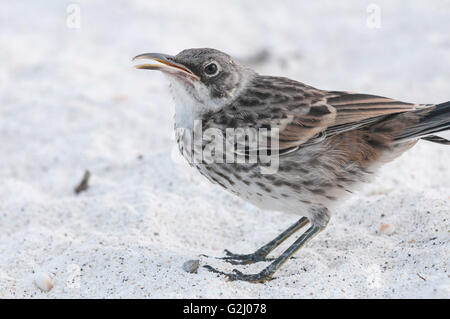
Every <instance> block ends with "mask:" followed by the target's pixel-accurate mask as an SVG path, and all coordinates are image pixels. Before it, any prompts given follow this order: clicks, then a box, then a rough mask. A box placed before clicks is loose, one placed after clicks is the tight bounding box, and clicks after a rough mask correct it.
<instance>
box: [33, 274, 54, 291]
mask: <svg viewBox="0 0 450 319" xmlns="http://www.w3.org/2000/svg"><path fill="white" fill-rule="evenodd" d="M34 284H35V285H36V286H37V287H38V288H39V289H41V290H42V291H50V290H51V289H52V288H53V287H54V285H53V281H52V278H51V277H50V276H49V275H47V274H46V273H43V272H38V273H36V274H35V275H34Z"/></svg>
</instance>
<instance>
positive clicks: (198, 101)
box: [168, 75, 249, 130]
mask: <svg viewBox="0 0 450 319" xmlns="http://www.w3.org/2000/svg"><path fill="white" fill-rule="evenodd" d="M168 78H169V80H170V91H171V94H172V97H173V99H174V101H175V127H176V128H185V129H189V130H192V129H193V127H194V121H195V120H200V119H201V118H202V115H203V114H204V113H206V112H215V111H217V110H220V109H221V108H222V107H224V106H225V105H227V104H229V103H231V102H232V101H233V100H234V99H235V97H236V96H238V95H239V94H240V92H241V91H242V90H243V88H245V86H246V84H247V83H248V81H249V78H246V79H242V80H241V81H240V83H239V86H238V87H237V88H236V89H235V92H233V94H232V97H231V98H211V96H210V92H209V89H208V88H207V87H206V86H205V85H204V84H203V83H201V82H197V81H194V86H193V87H192V86H190V85H188V84H186V83H184V82H183V81H182V80H180V79H176V78H173V77H171V76H170V75H168Z"/></svg>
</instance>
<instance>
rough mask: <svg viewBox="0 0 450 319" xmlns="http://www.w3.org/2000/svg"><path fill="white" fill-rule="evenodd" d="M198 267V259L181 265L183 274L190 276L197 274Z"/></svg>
mask: <svg viewBox="0 0 450 319" xmlns="http://www.w3.org/2000/svg"><path fill="white" fill-rule="evenodd" d="M199 265H200V261H199V260H198V259H195V260H188V261H186V262H185V263H184V264H183V269H184V271H185V272H188V273H190V274H193V273H197V269H198V266H199Z"/></svg>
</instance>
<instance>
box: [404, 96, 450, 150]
mask: <svg viewBox="0 0 450 319" xmlns="http://www.w3.org/2000/svg"><path fill="white" fill-rule="evenodd" d="M414 112H417V114H418V115H421V114H423V116H420V120H419V122H418V123H415V124H414V125H412V126H410V127H408V128H407V129H406V130H404V131H403V132H402V133H401V134H400V135H398V136H396V138H395V140H397V141H402V140H408V139H412V138H421V139H423V140H427V141H430V142H434V143H439V144H445V145H450V141H449V140H447V139H445V138H442V137H439V136H435V135H432V134H434V133H439V132H443V131H446V130H449V129H450V101H449V102H445V103H442V104H438V105H435V106H432V107H430V108H426V109H421V110H417V111H414Z"/></svg>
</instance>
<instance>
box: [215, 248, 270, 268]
mask: <svg viewBox="0 0 450 319" xmlns="http://www.w3.org/2000/svg"><path fill="white" fill-rule="evenodd" d="M225 255H226V256H225V257H220V258H219V259H222V260H225V261H226V262H228V263H230V264H232V265H248V264H254V263H257V262H261V261H271V260H273V258H266V256H267V253H265V252H262V251H259V250H257V251H256V252H254V253H253V254H233V253H232V252H230V251H229V250H228V249H225Z"/></svg>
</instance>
